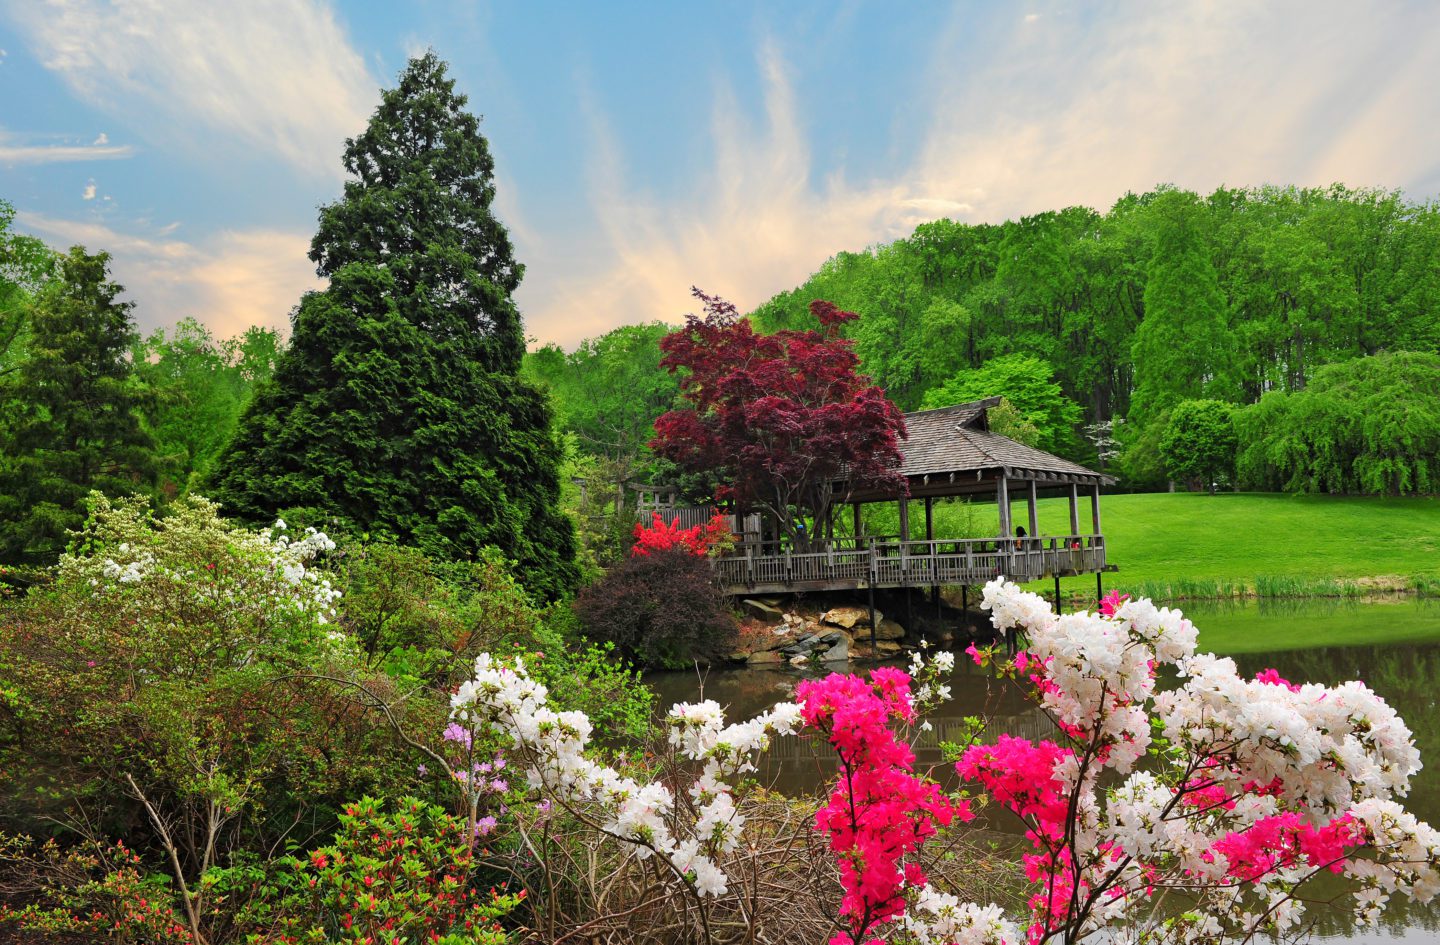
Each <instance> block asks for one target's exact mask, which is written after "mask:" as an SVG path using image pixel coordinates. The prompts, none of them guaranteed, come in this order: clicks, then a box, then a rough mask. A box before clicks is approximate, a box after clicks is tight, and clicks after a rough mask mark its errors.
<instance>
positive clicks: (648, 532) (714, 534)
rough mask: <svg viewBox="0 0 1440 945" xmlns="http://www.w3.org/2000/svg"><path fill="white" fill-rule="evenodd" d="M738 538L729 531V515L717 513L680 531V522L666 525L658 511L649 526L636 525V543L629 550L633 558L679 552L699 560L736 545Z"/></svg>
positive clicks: (677, 520) (676, 521)
mask: <svg viewBox="0 0 1440 945" xmlns="http://www.w3.org/2000/svg"><path fill="white" fill-rule="evenodd" d="M734 541H735V535H734V534H733V533H732V532H731V531H730V524H729V521H728V520H727V518H726V516H724V515H721V514H720V513H719V512H716V513H715V514H714V515H712V516H711V517H710V521H708V522H705V523H703V524H700V525H692V526H690V527H689V528H681V527H680V520H679V519H678V518H677V519H676V520H675V521H673V522H666V521H665V519H664V517H662V516H661V515H660V513H659V512H656V513H654V515H653V518H652V519H651V522H650V524H649V525H644V524H641V523H638V522H637V523H636V525H635V544H634V545H632V546H631V547H630V554H632V555H641V556H643V555H648V554H652V553H654V552H657V551H672V550H675V549H677V548H678V549H679V550H681V551H684V552H686V553H688V554H692V555H694V556H695V557H697V558H703V557H705V556H706V555H709V554H711V553H712V552H716V553H718V552H720V551H722V550H724V548H726V547H727V546H729V545H730V544H732V543H734Z"/></svg>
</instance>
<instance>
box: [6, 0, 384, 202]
mask: <svg viewBox="0 0 1440 945" xmlns="http://www.w3.org/2000/svg"><path fill="white" fill-rule="evenodd" d="M9 9H10V12H11V15H12V17H13V19H14V20H15V22H16V23H17V24H18V25H19V27H20V28H21V31H22V33H23V34H24V35H25V37H26V38H27V39H28V41H29V42H30V44H31V45H32V46H33V47H34V49H35V52H36V54H37V56H38V58H40V59H41V61H42V62H44V64H45V66H46V67H47V68H49V69H50V70H52V71H53V72H55V73H56V74H57V75H59V76H60V77H61V78H62V79H64V81H65V82H66V83H67V84H68V85H69V86H70V87H71V88H72V89H73V90H74V91H75V92H76V93H77V94H78V95H80V96H81V97H82V98H84V99H85V100H87V101H89V102H91V103H92V104H95V105H97V106H99V107H101V108H104V109H106V110H107V111H110V112H111V113H113V114H116V115H119V116H121V117H122V118H124V119H125V120H126V121H127V123H128V124H129V125H130V126H131V127H133V128H136V129H138V130H139V131H140V132H141V133H142V134H144V135H146V136H147V137H149V138H151V139H154V140H157V141H165V142H167V143H169V142H173V141H175V140H176V139H179V140H181V141H183V142H185V143H187V144H189V145H191V146H193V147H195V148H197V149H200V148H204V149H210V148H213V136H214V135H216V134H219V135H222V136H224V137H226V138H229V139H231V140H233V141H236V142H238V143H240V144H242V145H244V146H245V147H249V148H259V149H262V150H263V151H264V152H267V153H272V154H277V155H279V156H280V157H282V158H284V159H285V160H286V161H288V162H289V163H291V164H293V165H295V166H297V167H299V168H302V169H304V170H306V171H308V172H311V173H314V174H316V175H328V176H333V175H335V174H336V173H337V172H338V170H339V162H338V160H337V158H338V156H339V154H340V150H341V148H342V147H343V143H344V139H345V137H346V136H347V135H351V134H354V133H355V132H356V131H357V130H359V129H360V128H361V127H363V126H364V122H365V118H366V115H367V114H368V113H369V111H370V108H371V107H372V105H373V102H374V98H375V89H376V87H377V83H376V82H375V81H374V80H373V79H372V78H371V76H370V74H369V72H368V70H367V69H366V67H365V63H364V60H363V58H362V57H361V56H360V55H359V53H357V52H356V51H355V50H354V48H352V46H351V44H350V42H349V40H348V38H347V36H346V34H345V30H344V29H343V28H342V27H341V25H340V23H339V22H338V21H337V19H336V16H335V13H334V11H333V10H332V9H331V8H330V6H329V5H328V4H327V3H325V2H324V0H247V2H244V3H227V4H208V3H194V2H191V0H114V2H103V0H51V2H49V3H33V2H20V0H16V2H11V3H10V4H9ZM102 137H103V136H102Z"/></svg>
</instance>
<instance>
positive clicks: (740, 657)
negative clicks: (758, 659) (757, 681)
mask: <svg viewBox="0 0 1440 945" xmlns="http://www.w3.org/2000/svg"><path fill="white" fill-rule="evenodd" d="M725 658H726V659H728V660H729V661H730V662H732V663H746V662H749V661H750V654H749V653H746V652H744V651H743V650H741V651H737V652H734V653H731V654H730V655H729V656H727V657H725Z"/></svg>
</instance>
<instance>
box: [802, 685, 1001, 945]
mask: <svg viewBox="0 0 1440 945" xmlns="http://www.w3.org/2000/svg"><path fill="white" fill-rule="evenodd" d="M910 682H911V679H910V676H909V674H907V673H905V672H904V671H903V670H899V669H895V668H892V667H881V668H879V669H876V670H873V671H872V672H871V673H870V676H869V678H868V679H862V678H861V677H859V676H851V675H842V674H839V673H832V674H830V675H829V676H827V677H825V678H824V679H821V680H807V681H806V682H802V683H801V684H800V685H799V686H797V687H796V689H795V698H796V700H797V701H798V702H799V703H800V707H801V713H802V715H803V717H804V719H805V724H806V725H808V726H810V727H811V728H815V729H818V730H819V731H820V732H821V733H823V734H824V735H825V736H826V738H827V739H828V740H829V742H830V745H831V747H833V748H834V749H835V752H836V754H837V755H838V756H839V761H840V776H839V778H838V779H837V780H836V783H835V788H834V790H833V791H832V792H831V794H830V801H829V803H828V804H826V805H825V806H824V807H822V808H821V809H820V811H819V813H817V814H816V815H815V825H816V827H818V828H819V829H820V830H822V831H824V832H825V833H826V834H828V835H829V837H830V849H831V850H832V851H833V852H834V853H835V856H836V861H837V863H838V865H839V868H840V883H841V885H842V886H843V887H844V890H845V895H844V897H843V899H842V900H841V906H840V912H841V916H842V918H843V919H844V920H845V921H846V922H847V923H848V925H849V934H848V935H847V934H845V933H843V932H842V933H837V934H836V936H835V938H834V939H832V942H835V943H842V942H845V941H847V940H854V941H859V940H860V939H861V938H862V937H863V936H865V935H867V934H869V932H870V931H871V929H872V928H874V927H875V926H876V925H879V924H881V923H884V922H888V921H891V920H893V919H894V918H896V917H897V916H900V915H901V914H903V913H904V912H905V908H906V899H905V887H906V886H907V885H910V886H915V887H923V886H924V885H925V883H926V879H925V872H924V870H923V869H922V868H921V866H920V864H919V863H918V862H916V861H915V860H913V859H910V857H911V855H912V854H914V853H915V852H916V851H917V850H919V848H920V845H921V844H922V843H924V842H925V840H926V838H928V837H930V836H933V835H934V833H935V831H936V828H937V826H939V827H943V826H946V825H948V824H949V823H950V822H951V820H952V819H954V818H955V817H959V818H960V819H962V820H969V819H971V818H972V817H973V815H972V814H971V813H970V810H969V808H968V806H967V805H966V804H965V803H964V802H963V801H960V802H952V801H951V800H950V799H949V798H948V797H946V796H945V794H944V793H943V792H942V791H941V790H940V787H939V785H937V784H935V783H934V782H933V781H930V780H928V779H926V778H922V777H919V776H917V775H916V774H915V773H914V771H913V767H914V763H915V753H914V752H913V751H912V750H911V749H910V746H909V745H908V744H906V743H905V742H902V741H901V740H899V739H898V738H896V736H895V732H894V731H893V730H892V729H891V723H892V721H893V722H897V723H900V724H902V725H909V724H911V723H914V722H915V721H916V714H915V707H914V705H913V704H912V702H911V692H910Z"/></svg>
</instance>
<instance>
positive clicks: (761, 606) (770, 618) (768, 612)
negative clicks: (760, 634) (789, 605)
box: [740, 597, 785, 623]
mask: <svg viewBox="0 0 1440 945" xmlns="http://www.w3.org/2000/svg"><path fill="white" fill-rule="evenodd" d="M740 606H741V607H742V608H744V609H745V610H747V611H749V613H750V615H751V616H752V617H755V618H757V619H759V620H762V621H764V622H765V623H777V622H780V621H782V620H784V619H785V612H784V611H782V610H781V609H780V608H778V607H772V606H771V605H769V604H767V603H765V602H764V601H763V600H756V599H755V598H753V597H747V598H745V599H744V600H742V601H741V602H740Z"/></svg>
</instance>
